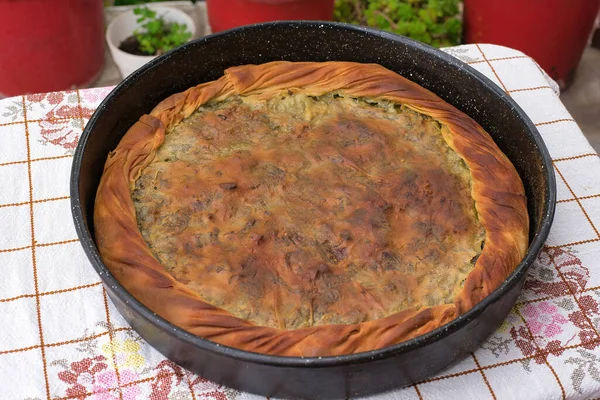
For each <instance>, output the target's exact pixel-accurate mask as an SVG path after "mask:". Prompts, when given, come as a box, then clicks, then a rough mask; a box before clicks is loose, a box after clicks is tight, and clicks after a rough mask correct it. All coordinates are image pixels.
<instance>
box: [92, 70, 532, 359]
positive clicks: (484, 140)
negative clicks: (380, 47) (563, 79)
mask: <svg viewBox="0 0 600 400" xmlns="http://www.w3.org/2000/svg"><path fill="white" fill-rule="evenodd" d="M288 90H291V91H292V92H294V93H304V94H307V95H311V96H319V95H323V94H325V93H329V92H338V93H340V94H342V95H346V96H353V97H370V98H380V99H385V100H389V101H393V102H396V103H398V104H402V105H404V106H406V107H408V108H410V109H412V110H414V111H416V112H419V113H421V114H424V115H428V116H430V117H432V118H433V119H435V120H437V121H438V122H439V123H440V124H441V125H442V134H443V136H444V139H445V140H446V142H447V143H448V145H449V146H450V147H451V148H452V149H454V150H455V151H456V152H457V153H458V154H459V155H460V156H461V157H462V159H463V160H464V161H465V163H466V164H467V166H468V167H469V169H470V171H471V175H472V181H473V189H472V196H473V199H474V200H475V204H476V210H477V212H478V215H479V219H480V221H481V223H482V225H483V227H484V228H485V230H486V239H485V245H484V248H483V250H482V253H481V255H480V257H479V258H478V260H477V262H476V265H475V267H474V269H473V271H472V272H471V273H470V274H469V275H468V277H467V279H466V281H465V283H464V286H463V289H462V291H461V292H460V293H459V295H458V296H457V298H456V299H455V302H454V304H446V305H439V306H435V307H430V308H421V309H418V310H417V309H407V310H405V311H402V312H399V313H396V314H394V315H391V316H388V317H386V318H381V319H377V320H374V321H369V322H364V323H360V324H354V325H326V326H319V327H311V328H303V329H298V330H292V331H286V330H279V329H274V328H269V327H263V326H256V325H253V324H252V323H251V322H249V321H246V320H243V319H240V318H237V317H234V316H233V315H231V314H230V313H228V312H227V311H225V310H222V309H220V308H217V307H214V306H212V305H210V304H208V303H206V302H204V301H203V300H202V299H201V298H200V297H199V296H198V295H197V294H196V293H195V292H193V291H191V290H190V289H188V288H187V287H186V286H185V285H184V284H182V283H179V282H178V281H176V280H175V279H174V278H173V277H172V276H171V275H169V274H168V273H167V272H166V270H165V269H164V267H163V266H162V265H161V264H160V263H159V262H158V261H157V260H156V259H155V258H154V257H153V255H152V254H151V252H150V249H149V248H148V246H147V245H146V243H145V241H144V239H143V238H142V235H141V233H140V232H139V230H138V227H137V221H136V213H135V208H134V205H133V201H132V199H131V195H130V189H131V188H132V187H133V185H134V184H135V180H136V179H137V177H138V176H139V175H140V173H141V171H142V170H143V169H144V168H145V167H146V166H147V165H148V164H149V163H150V162H151V161H152V159H153V157H154V155H155V153H156V150H157V149H158V147H159V146H160V145H161V144H162V143H163V141H164V138H165V134H166V132H167V131H168V130H170V129H171V128H172V127H173V126H175V125H176V124H178V123H179V122H181V121H182V120H183V119H184V118H186V117H188V116H190V115H191V114H192V113H193V112H194V111H196V110H197V109H198V107H200V106H202V105H203V104H205V103H207V102H209V101H219V100H223V99H225V98H227V97H229V96H233V95H242V96H248V95H252V96H258V97H259V98H265V99H266V98H271V97H273V96H276V95H278V94H280V93H282V92H287V91H288ZM94 224H95V232H96V242H97V245H98V248H99V250H100V255H101V258H102V260H103V261H104V263H105V264H106V266H107V267H108V269H109V270H110V271H111V272H112V274H113V275H114V276H115V277H116V278H117V280H118V281H119V282H120V283H121V284H122V285H123V286H124V287H125V288H126V289H127V290H128V291H129V292H130V293H131V294H132V295H133V296H134V297H136V298H137V299H138V300H139V301H141V302H142V303H143V304H144V305H145V306H146V307H148V308H149V309H150V310H152V311H153V312H155V313H156V314H158V315H160V316H161V317H163V318H165V319H166V320H168V321H169V322H171V323H173V324H175V325H177V326H179V327H181V328H183V329H185V330H187V331H188V332H191V333H193V334H196V335H198V336H201V337H204V338H206V339H209V340H211V341H214V342H216V343H220V344H222V345H226V346H231V347H235V348H239V349H243V350H247V351H252V352H257V353H263V354H272V355H281V356H303V357H309V356H332V355H342V354H350V353H357V352H362V351H368V350H374V349H379V348H383V347H386V346H390V345H393V344H396V343H399V342H402V341H405V340H408V339H411V338H413V337H416V336H419V335H421V334H424V333H427V332H429V331H432V330H434V329H436V328H438V327H440V326H442V325H444V324H446V323H448V322H449V321H451V320H453V319H455V318H456V317H457V316H458V315H460V314H462V313H464V312H465V311H467V310H469V309H470V308H472V307H473V306H474V305H475V304H477V303H479V302H480V301H481V300H482V299H483V298H484V297H486V296H487V295H488V294H490V293H491V292H492V291H493V290H494V289H496V288H497V287H498V286H499V285H500V284H501V283H502V282H503V281H504V280H505V279H506V278H507V277H508V276H509V275H510V273H511V272H512V271H513V270H514V268H515V267H516V266H517V265H518V263H519V262H520V261H521V260H522V258H523V257H524V255H525V252H526V251H527V246H528V234H529V217H528V215H527V201H526V198H525V195H524V189H523V184H522V182H521V179H520V178H519V175H518V174H517V172H516V170H515V168H514V166H513V165H512V163H511V162H510V161H509V160H508V158H507V157H506V156H505V155H504V154H503V153H502V152H501V151H500V149H499V148H498V147H497V146H496V144H495V143H494V142H493V140H492V139H491V137H490V136H489V135H488V134H487V133H486V132H485V131H484V130H483V129H482V128H481V127H480V126H479V125H478V124H477V123H476V122H475V121H473V120H472V119H471V118H469V117H468V116H467V115H465V114H464V113H462V112H461V111H459V110H457V109H456V108H454V107H453V106H451V105H450V104H448V103H446V102H444V101H443V100H441V99H440V98H439V97H437V96H436V95H435V94H433V93H431V92H430V91H428V90H427V89H425V88H423V87H421V86H419V85H417V84H415V83H414V82H411V81H409V80H407V79H405V78H403V77H402V76H400V75H398V74H396V73H394V72H392V71H390V70H388V69H385V68H384V67H382V66H379V65H376V64H358V63H349V62H325V63H316V62H301V63H292V62H283V61H281V62H272V63H267V64H262V65H246V66H239V67H233V68H229V69H227V70H226V71H225V75H224V76H223V77H222V78H220V79H218V80H216V81H212V82H208V83H203V84H201V85H198V86H195V87H193V88H190V89H188V90H186V91H185V92H182V93H177V94H175V95H172V96H170V97H169V98H167V99H165V100H164V101H162V102H161V103H159V104H158V105H157V106H156V107H155V108H154V110H152V112H151V113H150V114H149V115H144V116H142V117H141V118H140V119H139V121H138V122H136V123H135V124H134V125H133V126H132V127H131V128H130V129H129V131H128V132H127V133H126V134H125V136H124V137H123V139H122V140H121V142H120V143H119V145H118V146H117V148H116V149H115V150H114V151H113V152H111V153H110V155H109V157H108V160H107V161H106V165H105V167H104V174H103V176H102V178H101V181H100V185H99V187H98V192H97V195H96V203H95V208H94Z"/></svg>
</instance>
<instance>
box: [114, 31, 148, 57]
mask: <svg viewBox="0 0 600 400" xmlns="http://www.w3.org/2000/svg"><path fill="white" fill-rule="evenodd" d="M119 50H122V51H124V52H125V53H129V54H133V55H136V56H154V55H155V54H148V53H146V52H143V51H141V50H140V42H139V41H138V40H137V38H136V37H135V36H129V37H128V38H127V39H125V40H123V41H122V42H121V44H120V45H119Z"/></svg>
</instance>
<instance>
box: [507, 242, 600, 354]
mask: <svg viewBox="0 0 600 400" xmlns="http://www.w3.org/2000/svg"><path fill="white" fill-rule="evenodd" d="M538 264H539V265H541V266H542V267H546V268H548V269H549V268H552V269H555V270H556V272H557V274H559V275H560V276H561V278H560V281H558V280H557V281H552V282H548V281H544V280H542V279H538V277H537V276H536V274H535V273H534V274H533V276H531V277H530V278H529V279H528V280H527V281H526V282H525V286H524V288H525V290H529V291H531V292H533V293H534V294H536V295H544V296H552V297H562V296H565V297H566V298H570V299H573V301H574V303H573V304H575V303H576V304H577V305H579V309H575V310H573V311H572V312H570V313H569V314H568V316H567V319H568V321H570V322H571V323H572V325H574V326H575V327H576V328H578V331H577V332H576V333H574V334H573V338H576V337H578V338H579V340H580V342H581V343H582V347H584V348H587V349H590V350H591V349H594V348H596V347H598V345H599V344H600V340H599V339H600V338H599V337H598V335H597V333H596V330H595V328H594V326H592V324H591V323H590V320H589V318H588V316H589V315H597V314H598V313H599V311H600V306H599V305H598V302H597V301H596V300H595V299H594V298H593V297H592V296H590V295H589V294H585V292H583V291H584V290H585V289H586V286H587V282H588V279H589V277H590V273H589V269H588V268H586V267H585V266H583V264H582V262H581V260H580V259H579V258H577V257H576V256H575V255H574V254H573V253H571V252H569V251H567V250H564V249H561V248H554V249H549V248H544V249H543V250H542V253H541V254H540V257H539V259H538ZM582 292H583V293H582ZM556 304H559V303H556ZM522 314H523V316H524V317H525V319H526V321H527V326H528V327H529V329H528V328H527V327H525V326H521V327H519V328H515V327H513V328H512V329H511V330H510V335H511V337H512V339H513V340H514V342H515V344H516V345H517V347H518V348H519V350H520V351H521V353H523V355H524V356H526V357H529V356H532V357H533V356H535V357H534V358H533V359H534V360H535V362H536V363H538V364H541V363H543V362H545V359H546V354H553V355H556V356H558V355H561V354H562V353H563V352H564V347H563V346H565V345H566V343H565V344H563V343H561V341H559V340H551V341H549V339H550V337H552V336H555V335H556V334H558V333H561V332H562V326H561V325H563V324H564V323H566V322H567V319H565V318H564V317H563V316H562V315H561V314H558V308H557V307H556V306H555V305H554V304H553V303H552V302H550V301H542V302H540V303H539V304H528V305H526V306H525V307H524V309H523V312H522ZM569 342H570V340H569Z"/></svg>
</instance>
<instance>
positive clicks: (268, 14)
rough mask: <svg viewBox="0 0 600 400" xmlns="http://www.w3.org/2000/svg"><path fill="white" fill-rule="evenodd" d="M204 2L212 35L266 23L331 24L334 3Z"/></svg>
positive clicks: (276, 0)
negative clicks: (304, 21) (306, 22)
mask: <svg viewBox="0 0 600 400" xmlns="http://www.w3.org/2000/svg"><path fill="white" fill-rule="evenodd" d="M223 3H225V1H223V0H206V7H207V11H208V21H209V23H210V26H211V28H212V31H213V32H219V31H223V30H226V29H231V28H235V27H236V26H241V25H248V24H254V23H258V22H267V21H282V20H320V21H331V19H332V17H333V3H334V0H228V1H227V2H226V3H227V5H226V6H225V5H224V4H223Z"/></svg>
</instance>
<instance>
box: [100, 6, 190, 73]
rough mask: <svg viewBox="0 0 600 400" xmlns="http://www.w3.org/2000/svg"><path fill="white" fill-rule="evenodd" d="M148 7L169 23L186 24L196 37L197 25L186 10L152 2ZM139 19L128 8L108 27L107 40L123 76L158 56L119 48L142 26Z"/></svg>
mask: <svg viewBox="0 0 600 400" xmlns="http://www.w3.org/2000/svg"><path fill="white" fill-rule="evenodd" d="M148 7H149V8H150V9H151V10H153V11H156V12H157V14H158V15H159V16H162V17H163V18H164V19H165V21H166V22H167V23H173V22H175V23H179V24H185V25H186V26H187V28H188V30H189V31H190V32H191V33H192V38H193V37H195V35H196V25H195V24H194V20H193V19H192V17H190V16H189V15H188V14H186V13H185V12H183V11H181V10H178V9H176V8H172V7H164V6H153V5H151V4H148ZM137 19H138V16H137V15H135V14H134V13H133V10H128V11H125V12H124V13H123V14H121V15H119V16H118V17H116V18H115V19H114V20H113V21H112V22H111V23H110V24H109V25H108V28H107V29H106V42H107V43H108V48H109V50H110V54H111V55H112V58H113V60H114V62H115V64H117V67H118V68H119V71H120V72H121V76H122V77H123V78H125V77H126V76H128V75H129V74H131V73H132V72H133V71H135V70H137V69H138V68H140V67H141V66H142V65H144V64H146V63H147V62H148V61H150V60H152V59H153V58H156V56H137V55H135V54H129V53H127V52H124V51H123V50H120V49H119V46H120V45H121V42H123V40H125V39H127V38H128V37H130V36H131V35H133V31H134V30H136V29H137V28H139V27H140V24H138V22H137Z"/></svg>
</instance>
